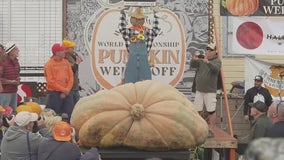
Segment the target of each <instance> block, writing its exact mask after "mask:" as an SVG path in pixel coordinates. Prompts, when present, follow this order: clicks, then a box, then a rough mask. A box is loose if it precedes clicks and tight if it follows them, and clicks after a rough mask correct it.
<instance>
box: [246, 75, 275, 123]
mask: <svg viewBox="0 0 284 160" xmlns="http://www.w3.org/2000/svg"><path fill="white" fill-rule="evenodd" d="M262 83H263V77H262V76H260V75H256V76H255V78H254V87H252V88H250V89H248V90H247V92H246V94H245V97H244V99H245V102H244V119H245V120H246V121H248V120H252V117H251V116H250V108H251V107H252V106H251V105H252V104H253V103H255V102H256V101H262V102H264V103H265V104H266V106H267V107H269V106H270V105H271V104H272V102H273V99H272V97H271V94H270V92H269V91H268V89H266V88H264V87H262Z"/></svg>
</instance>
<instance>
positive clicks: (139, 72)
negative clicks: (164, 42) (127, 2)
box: [119, 6, 160, 83]
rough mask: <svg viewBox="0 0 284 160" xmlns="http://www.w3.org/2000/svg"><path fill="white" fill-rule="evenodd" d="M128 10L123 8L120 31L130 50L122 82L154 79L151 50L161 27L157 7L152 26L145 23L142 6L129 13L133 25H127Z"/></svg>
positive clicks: (154, 11) (154, 10)
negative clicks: (150, 57) (150, 59)
mask: <svg viewBox="0 0 284 160" xmlns="http://www.w3.org/2000/svg"><path fill="white" fill-rule="evenodd" d="M126 10H128V9H127V8H124V9H122V10H121V17H120V22H119V31H120V33H121V34H122V37H123V39H124V41H125V46H126V49H127V51H128V61H127V63H126V68H125V71H124V75H123V78H122V83H135V82H137V81H142V80H150V79H152V75H151V68H150V67H153V66H154V63H153V62H149V60H148V58H149V51H150V49H151V46H152V43H153V41H154V39H155V38H156V37H157V36H158V34H159V31H160V28H159V27H158V24H159V23H158V17H157V16H156V13H157V9H153V13H154V21H153V26H152V28H148V27H146V26H145V25H144V23H145V19H146V18H147V16H146V15H145V14H144V10H143V8H142V7H141V6H139V7H135V10H134V11H133V12H131V13H129V14H128V15H129V17H130V23H131V25H132V26H131V27H127V18H126Z"/></svg>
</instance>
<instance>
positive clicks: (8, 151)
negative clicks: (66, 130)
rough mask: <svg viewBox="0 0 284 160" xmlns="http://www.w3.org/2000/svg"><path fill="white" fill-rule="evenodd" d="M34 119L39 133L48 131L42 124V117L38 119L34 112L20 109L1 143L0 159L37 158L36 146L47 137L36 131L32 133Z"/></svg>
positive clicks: (35, 159)
mask: <svg viewBox="0 0 284 160" xmlns="http://www.w3.org/2000/svg"><path fill="white" fill-rule="evenodd" d="M35 121H37V124H38V127H39V133H42V134H43V132H48V130H47V129H46V128H45V126H44V125H43V124H44V120H43V118H41V119H40V120H38V115H37V114H36V113H29V112H27V111H21V112H19V113H18V114H17V115H16V116H15V118H14V122H15V124H14V125H13V126H10V127H9V128H8V130H7V132H6V134H5V135H4V137H3V140H2V143H1V160H20V159H29V160H37V159H38V158H37V151H38V146H39V144H40V143H41V142H43V141H44V140H46V139H47V138H45V137H42V136H41V135H40V134H38V133H32V129H33V126H34V122H35ZM29 153H30V154H29Z"/></svg>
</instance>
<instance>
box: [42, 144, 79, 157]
mask: <svg viewBox="0 0 284 160" xmlns="http://www.w3.org/2000/svg"><path fill="white" fill-rule="evenodd" d="M80 157H81V152H80V150H79V148H78V147H77V145H76V144H74V143H71V142H59V141H56V140H54V139H50V140H46V141H44V142H42V143H41V144H40V145H39V148H38V159H39V160H65V159H66V160H79V159H80Z"/></svg>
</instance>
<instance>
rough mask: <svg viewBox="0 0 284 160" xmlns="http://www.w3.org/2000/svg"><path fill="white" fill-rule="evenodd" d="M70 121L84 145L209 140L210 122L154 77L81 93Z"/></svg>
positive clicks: (171, 146)
mask: <svg viewBox="0 0 284 160" xmlns="http://www.w3.org/2000/svg"><path fill="white" fill-rule="evenodd" d="M71 124H72V125H73V126H74V127H75V129H76V131H77V133H79V139H80V142H81V144H82V145H84V146H88V147H91V146H99V147H102V148H108V147H121V146H125V147H135V148H137V149H143V150H150V151H157V150H160V151H162V150H178V149H188V148H191V147H194V146H197V145H200V144H202V143H204V141H205V140H206V138H207V134H208V125H207V123H206V122H205V121H204V120H203V118H202V117H200V116H199V114H198V112H197V111H196V110H195V108H194V107H193V104H192V103H191V102H190V101H189V100H188V99H187V98H186V97H185V96H184V95H183V94H182V93H181V92H179V91H178V90H177V89H175V88H174V87H172V86H170V85H168V84H163V83H161V82H156V81H152V80H147V81H142V82H137V83H135V84H133V83H128V84H124V85H121V86H118V87H115V88H113V89H111V90H102V91H99V92H97V93H96V94H94V95H91V96H88V97H84V98H81V99H80V101H79V102H78V103H77V104H76V106H75V108H74V111H73V113H72V116H71Z"/></svg>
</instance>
